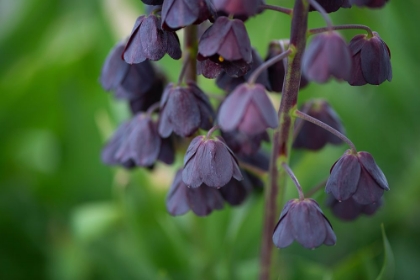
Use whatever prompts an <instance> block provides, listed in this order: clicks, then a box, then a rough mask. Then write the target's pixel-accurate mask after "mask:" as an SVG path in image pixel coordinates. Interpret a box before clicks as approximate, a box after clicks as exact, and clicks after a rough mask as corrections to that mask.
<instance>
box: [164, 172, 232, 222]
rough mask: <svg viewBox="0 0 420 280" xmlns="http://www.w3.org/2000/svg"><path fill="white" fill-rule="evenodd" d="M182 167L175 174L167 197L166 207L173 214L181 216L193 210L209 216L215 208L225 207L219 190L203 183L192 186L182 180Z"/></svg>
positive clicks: (198, 213)
mask: <svg viewBox="0 0 420 280" xmlns="http://www.w3.org/2000/svg"><path fill="white" fill-rule="evenodd" d="M182 172H183V170H182V169H180V170H178V172H177V173H176V175H175V178H174V181H173V183H172V185H171V188H170V189H169V193H168V195H167V197H166V209H167V210H168V212H169V213H170V214H171V215H173V216H179V215H183V214H185V213H187V212H188V211H189V210H191V211H193V212H194V213H195V214H196V215H197V216H207V215H209V214H210V213H211V212H213V210H219V209H222V208H223V204H224V201H223V197H222V195H221V193H220V192H219V190H217V189H215V188H210V187H208V186H206V185H204V184H203V185H201V186H200V187H198V188H190V187H188V186H187V185H186V184H185V183H184V182H183V181H182Z"/></svg>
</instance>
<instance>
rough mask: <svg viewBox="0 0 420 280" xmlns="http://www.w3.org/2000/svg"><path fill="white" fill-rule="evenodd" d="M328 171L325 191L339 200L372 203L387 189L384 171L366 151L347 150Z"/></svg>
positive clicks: (364, 203) (363, 203)
mask: <svg viewBox="0 0 420 280" xmlns="http://www.w3.org/2000/svg"><path fill="white" fill-rule="evenodd" d="M330 173H331V174H330V177H329V178H328V181H327V185H326V186H325V191H326V192H327V193H330V194H332V195H333V196H334V197H335V199H337V200H339V201H344V200H347V199H349V198H353V199H354V201H355V202H357V203H358V204H362V205H367V204H372V203H375V202H377V201H378V200H379V199H380V198H381V197H382V195H383V193H384V190H389V187H388V182H387V180H386V178H385V175H384V173H383V172H382V170H381V169H380V168H379V167H378V166H377V165H376V163H375V160H374V159H373V157H372V156H371V155H370V154H369V153H367V152H358V153H357V154H354V153H353V152H352V151H351V150H347V152H346V153H345V154H344V155H343V156H342V157H341V158H340V159H339V160H338V161H337V162H336V163H334V165H333V167H332V168H331V172H330Z"/></svg>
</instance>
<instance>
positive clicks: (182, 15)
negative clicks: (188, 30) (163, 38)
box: [162, 0, 210, 30]
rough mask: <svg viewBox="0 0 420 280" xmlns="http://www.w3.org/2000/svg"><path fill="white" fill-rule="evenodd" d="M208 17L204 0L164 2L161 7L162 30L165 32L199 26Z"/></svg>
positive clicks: (172, 0)
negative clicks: (192, 25) (194, 25)
mask: <svg viewBox="0 0 420 280" xmlns="http://www.w3.org/2000/svg"><path fill="white" fill-rule="evenodd" d="M209 17H210V12H209V10H208V7H207V4H206V1H205V0H194V1H191V0H166V1H165V2H164V3H163V6H162V28H163V29H166V30H177V29H179V28H182V27H184V26H188V25H191V24H199V23H201V22H203V21H205V20H207V19H208V18H209Z"/></svg>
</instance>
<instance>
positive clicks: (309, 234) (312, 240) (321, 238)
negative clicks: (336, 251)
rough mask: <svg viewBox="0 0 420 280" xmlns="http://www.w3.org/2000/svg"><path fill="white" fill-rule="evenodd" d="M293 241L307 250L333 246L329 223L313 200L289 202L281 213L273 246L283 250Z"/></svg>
mask: <svg viewBox="0 0 420 280" xmlns="http://www.w3.org/2000/svg"><path fill="white" fill-rule="evenodd" d="M294 240H296V241H297V242H299V243H300V244H301V245H302V246H303V247H305V248H308V249H314V248H316V247H319V246H321V245H322V244H325V245H334V244H335V242H336V236H335V233H334V231H333V229H332V226H331V224H330V222H329V221H328V219H327V218H326V217H325V216H324V214H323V213H322V210H321V209H320V208H319V205H318V203H316V201H315V200H313V199H310V198H307V199H304V200H298V199H292V200H289V201H288V202H287V203H286V205H285V206H284V208H283V210H282V211H281V214H280V219H279V221H278V223H277V225H276V227H275V228H274V233H273V242H274V245H276V247H278V248H285V247H287V246H289V245H290V244H292V243H293V241H294Z"/></svg>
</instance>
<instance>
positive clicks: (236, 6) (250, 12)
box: [213, 0, 264, 20]
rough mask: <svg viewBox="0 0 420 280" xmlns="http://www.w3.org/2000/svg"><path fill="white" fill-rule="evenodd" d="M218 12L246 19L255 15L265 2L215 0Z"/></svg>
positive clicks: (255, 0) (256, 0)
mask: <svg viewBox="0 0 420 280" xmlns="http://www.w3.org/2000/svg"><path fill="white" fill-rule="evenodd" d="M213 4H214V7H215V9H216V11H217V12H219V13H220V12H222V14H224V15H233V16H234V17H235V18H240V19H242V20H246V19H247V18H248V17H251V16H254V15H255V14H257V13H258V12H260V10H259V6H260V5H261V4H264V1H263V0H213Z"/></svg>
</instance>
